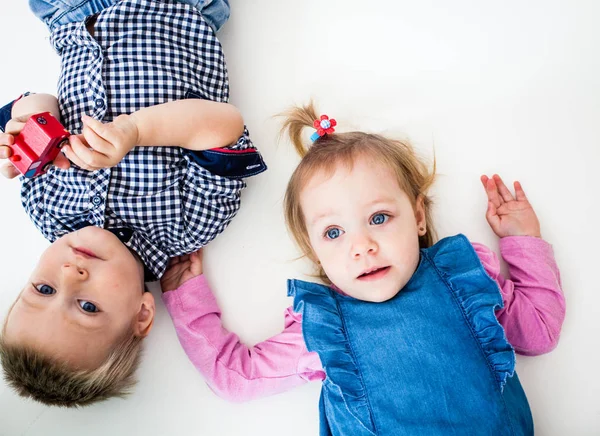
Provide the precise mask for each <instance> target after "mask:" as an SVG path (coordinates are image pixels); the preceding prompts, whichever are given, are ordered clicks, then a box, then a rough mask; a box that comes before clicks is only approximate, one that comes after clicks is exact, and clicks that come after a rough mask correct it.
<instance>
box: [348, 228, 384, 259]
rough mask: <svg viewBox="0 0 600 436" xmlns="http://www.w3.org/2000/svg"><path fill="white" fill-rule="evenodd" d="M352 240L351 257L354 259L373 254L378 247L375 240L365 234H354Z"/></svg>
mask: <svg viewBox="0 0 600 436" xmlns="http://www.w3.org/2000/svg"><path fill="white" fill-rule="evenodd" d="M352 242H353V243H352V257H353V258H355V259H358V258H360V257H362V256H366V255H367V254H375V253H376V252H377V250H378V248H379V247H378V245H377V242H375V240H374V239H373V238H371V237H370V236H369V235H367V234H360V235H356V236H355V238H354V240H353V241H352Z"/></svg>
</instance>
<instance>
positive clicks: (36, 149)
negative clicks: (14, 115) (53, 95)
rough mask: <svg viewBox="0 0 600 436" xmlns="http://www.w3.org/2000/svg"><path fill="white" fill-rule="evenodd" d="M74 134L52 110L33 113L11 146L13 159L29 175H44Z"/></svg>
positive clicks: (17, 166)
mask: <svg viewBox="0 0 600 436" xmlns="http://www.w3.org/2000/svg"><path fill="white" fill-rule="evenodd" d="M69 136H70V133H69V132H67V130H66V129H65V128H64V127H63V125H62V124H61V123H60V122H59V121H58V120H57V119H56V118H54V116H53V115H52V114H51V113H50V112H42V113H39V114H35V115H32V116H31V117H30V118H29V119H28V120H27V122H26V123H25V126H24V127H23V130H21V133H19V134H18V135H17V136H16V137H15V143H14V144H13V145H11V146H10V148H11V149H12V152H13V153H12V156H11V157H10V158H9V160H10V161H11V162H12V164H13V165H14V166H15V167H16V168H17V169H18V170H19V171H20V172H21V174H23V175H24V176H25V177H28V178H30V177H35V176H39V175H41V174H44V173H45V172H46V170H47V169H48V167H49V166H50V165H52V161H53V160H54V159H56V156H58V153H59V152H60V148H61V147H62V146H63V144H64V143H65V142H66V141H67V140H68V138H69Z"/></svg>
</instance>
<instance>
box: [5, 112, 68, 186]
mask: <svg viewBox="0 0 600 436" xmlns="http://www.w3.org/2000/svg"><path fill="white" fill-rule="evenodd" d="M31 115H32V114H28V115H23V116H21V117H18V118H13V119H11V120H9V121H8V123H6V126H5V130H6V133H0V161H1V162H2V163H0V174H2V175H3V176H4V177H6V178H7V179H14V178H15V177H17V176H18V175H20V174H21V173H20V172H19V170H18V169H17V168H16V167H15V166H14V165H13V164H11V163H10V162H4V161H2V160H3V159H8V158H9V157H11V156H12V150H11V149H10V146H11V145H13V144H14V143H15V136H17V135H18V134H19V133H20V132H21V130H23V127H24V126H25V122H26V121H27V120H28V119H29V117H30V116H31ZM53 164H54V165H55V166H57V167H58V168H62V169H67V168H69V166H70V164H69V161H68V160H67V158H66V157H65V156H64V155H63V154H62V153H59V154H58V156H57V157H56V159H54V162H53Z"/></svg>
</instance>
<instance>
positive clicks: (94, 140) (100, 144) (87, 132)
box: [81, 118, 114, 155]
mask: <svg viewBox="0 0 600 436" xmlns="http://www.w3.org/2000/svg"><path fill="white" fill-rule="evenodd" d="M90 119H91V118H90ZM94 121H95V120H94ZM81 133H82V134H83V137H84V138H85V141H86V142H87V143H88V144H89V146H90V147H92V148H93V149H94V150H96V151H97V152H98V153H102V154H104V155H108V154H110V152H111V151H112V150H113V149H114V147H113V146H112V144H110V143H109V142H107V141H106V139H104V138H103V137H102V136H100V135H99V134H98V132H96V131H95V130H94V129H92V128H91V127H90V126H89V125H87V124H84V127H83V130H82V132H81Z"/></svg>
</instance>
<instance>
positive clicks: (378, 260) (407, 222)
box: [300, 158, 426, 302]
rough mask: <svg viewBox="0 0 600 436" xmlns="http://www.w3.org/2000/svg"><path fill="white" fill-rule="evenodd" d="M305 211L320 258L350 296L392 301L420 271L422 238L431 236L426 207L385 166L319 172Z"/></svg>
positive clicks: (364, 162)
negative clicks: (414, 274) (427, 225)
mask: <svg viewBox="0 0 600 436" xmlns="http://www.w3.org/2000/svg"><path fill="white" fill-rule="evenodd" d="M300 206H301V208H302V212H303V214H304V219H305V222H306V228H307V230H308V236H309V239H310V243H311V245H312V249H313V251H314V254H315V256H316V257H317V259H318V260H319V261H320V262H321V266H322V267H323V269H324V271H325V274H327V277H329V279H330V280H331V282H332V283H333V284H334V285H335V286H337V287H338V288H339V289H340V290H342V291H343V292H344V293H346V294H347V295H350V296H352V297H354V298H357V299H359V300H364V301H373V302H382V301H386V300H389V299H390V298H392V297H394V296H395V295H396V294H397V293H398V292H399V291H400V290H401V289H402V288H403V287H404V285H405V284H406V283H407V282H408V280H409V279H410V278H411V276H412V275H413V273H414V272H415V270H416V268H417V265H418V263H419V236H420V235H423V234H425V232H426V229H425V213H424V207H423V202H422V200H421V199H419V200H418V201H417V204H416V207H415V208H413V206H412V204H411V201H410V199H409V197H408V196H407V195H406V193H405V192H404V191H403V190H402V189H401V188H400V185H399V184H398V181H397V178H396V175H395V174H394V172H393V171H391V170H390V169H389V168H387V167H386V166H385V165H383V164H381V163H375V162H373V161H372V160H369V159H365V158H363V159H360V158H359V159H356V160H355V162H354V166H353V168H352V169H351V170H349V169H347V168H344V167H342V166H339V167H338V168H337V169H336V170H335V172H334V173H333V175H332V176H331V177H329V176H328V175H327V174H324V173H317V174H315V176H313V177H312V179H311V180H310V181H309V183H308V184H307V185H306V186H305V188H304V189H303V191H302V192H301V195H300Z"/></svg>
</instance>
